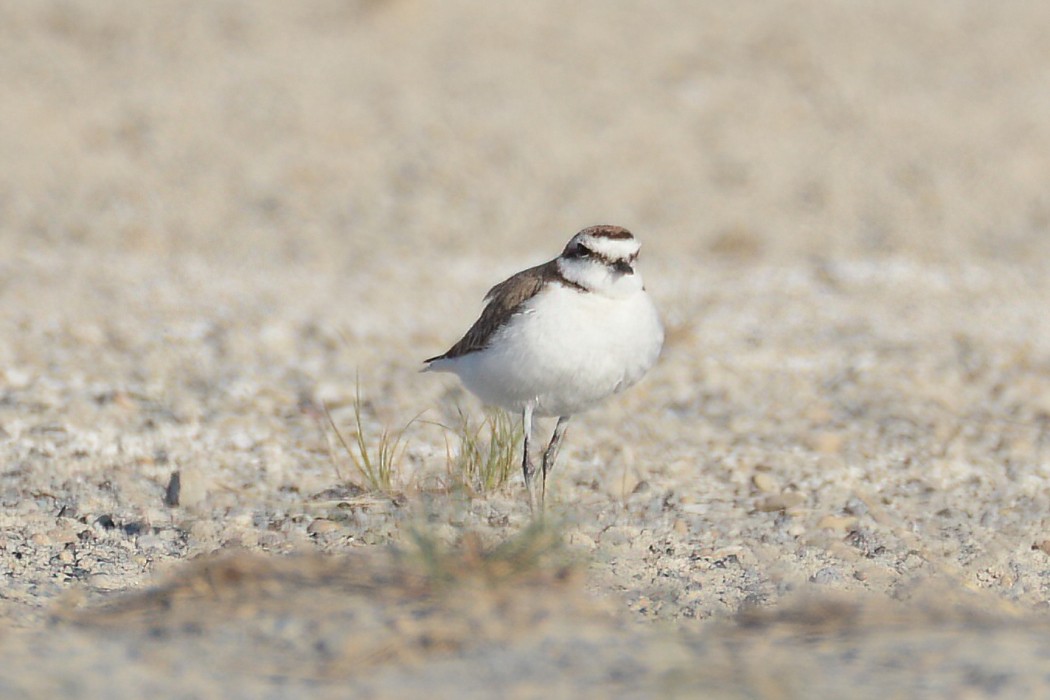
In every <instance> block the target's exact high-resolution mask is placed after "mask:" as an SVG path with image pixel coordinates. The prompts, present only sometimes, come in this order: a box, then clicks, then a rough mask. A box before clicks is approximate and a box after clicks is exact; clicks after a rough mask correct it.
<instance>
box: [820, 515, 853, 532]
mask: <svg viewBox="0 0 1050 700" xmlns="http://www.w3.org/2000/svg"><path fill="white" fill-rule="evenodd" d="M856 524H857V517H856V516H854V515H832V514H830V513H829V514H828V515H825V516H824V517H822V518H821V519H820V520H819V521H817V527H818V528H820V529H822V530H848V529H849V528H851V527H853V526H855V525H856Z"/></svg>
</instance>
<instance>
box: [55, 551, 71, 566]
mask: <svg viewBox="0 0 1050 700" xmlns="http://www.w3.org/2000/svg"><path fill="white" fill-rule="evenodd" d="M74 559H75V557H74V556H73V552H71V551H70V550H68V549H63V550H62V551H61V552H59V553H58V560H59V561H60V562H62V563H63V564H72V563H73V560H74Z"/></svg>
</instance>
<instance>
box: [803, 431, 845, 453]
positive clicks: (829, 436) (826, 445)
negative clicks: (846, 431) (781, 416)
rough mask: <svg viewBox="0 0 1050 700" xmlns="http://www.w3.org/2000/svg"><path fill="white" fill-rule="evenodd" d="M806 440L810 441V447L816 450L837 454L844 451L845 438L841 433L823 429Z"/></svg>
mask: <svg viewBox="0 0 1050 700" xmlns="http://www.w3.org/2000/svg"><path fill="white" fill-rule="evenodd" d="M806 442H808V443H809V446H810V449H812V450H813V451H815V452H820V453H822V454H837V453H839V452H841V451H842V443H843V442H844V440H843V437H842V434H841V433H832V432H828V431H824V430H821V431H818V432H816V433H814V434H813V435H810V436H809V438H808V439H807V441H806Z"/></svg>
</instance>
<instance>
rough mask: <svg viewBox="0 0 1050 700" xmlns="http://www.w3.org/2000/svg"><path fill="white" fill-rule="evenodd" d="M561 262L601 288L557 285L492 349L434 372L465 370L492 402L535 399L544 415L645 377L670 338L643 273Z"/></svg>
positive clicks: (467, 380) (527, 307)
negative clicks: (648, 291) (628, 273)
mask: <svg viewBox="0 0 1050 700" xmlns="http://www.w3.org/2000/svg"><path fill="white" fill-rule="evenodd" d="M606 242H610V241H606ZM611 242H617V241H611ZM559 264H560V265H561V268H562V271H563V274H565V276H566V277H568V278H570V279H572V280H573V281H576V282H577V283H579V284H581V285H583V286H585V287H587V288H588V289H592V290H594V291H591V292H582V291H580V290H578V289H575V288H572V287H568V286H565V285H562V284H559V283H556V282H555V283H551V284H549V285H548V286H547V287H546V288H545V289H543V290H542V291H540V292H539V293H538V294H537V295H536V296H534V297H533V298H532V299H530V300H529V301H527V302H526V303H525V304H524V306H523V308H522V310H521V312H520V313H518V314H516V315H515V316H514V317H512V318H511V320H510V321H508V322H507V324H506V325H504V326H503V327H502V328H501V329H500V330H499V331H497V332H496V334H495V335H494V336H493V337H492V339H491V342H490V344H489V346H488V347H487V348H485V349H484V350H480V351H477V352H472V353H469V354H467V355H463V356H460V357H456V358H452V359H448V360H438V361H436V362H434V363H433V364H432V365H431V369H434V370H438V371H447V372H454V373H455V374H457V375H459V378H460V379H461V380H462V382H463V384H464V385H465V386H466V387H467V389H469V390H470V391H471V392H473V393H474V394H476V395H477V396H478V397H479V398H481V400H482V401H484V402H485V403H487V404H494V405H497V406H503V407H505V408H508V409H512V410H522V409H523V408H524V407H525V406H526V405H529V404H531V405H532V406H533V407H534V411H535V414H536V415H537V416H568V415H572V414H574V413H579V412H580V411H585V410H587V409H589V408H591V407H593V406H594V405H595V404H597V403H599V402H600V401H602V400H603V399H605V398H607V397H609V396H610V395H612V394H615V393H616V392H619V391H622V390H623V389H626V388H627V387H629V386H631V385H632V384H634V383H635V382H637V381H638V380H639V379H641V378H642V376H643V375H644V374H645V373H646V372H647V371H648V370H649V368H650V367H652V366H653V364H654V363H655V362H656V359H657V357H658V356H659V355H660V348H661V347H662V345H663V339H664V332H663V326H662V325H661V323H660V318H659V315H658V314H657V311H656V308H655V306H654V305H653V303H652V301H651V300H650V298H649V295H648V294H646V292H645V290H644V289H643V287H642V279H641V276H640V275H638V274H637V273H636V274H633V275H623V274H615V273H610V272H609V270H608V269H607V268H606V267H605V266H604V265H602V264H600V263H596V262H589V261H578V260H559Z"/></svg>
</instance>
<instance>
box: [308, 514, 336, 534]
mask: <svg viewBox="0 0 1050 700" xmlns="http://www.w3.org/2000/svg"><path fill="white" fill-rule="evenodd" d="M341 529H342V528H341V527H340V525H339V523H337V522H334V521H332V520H328V519H327V518H315V519H314V521H313V522H312V523H310V524H309V525H308V526H307V528H306V532H307V533H309V534H310V535H313V536H315V537H316V536H318V535H328V534H330V533H333V532H338V531H339V530H341Z"/></svg>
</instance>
